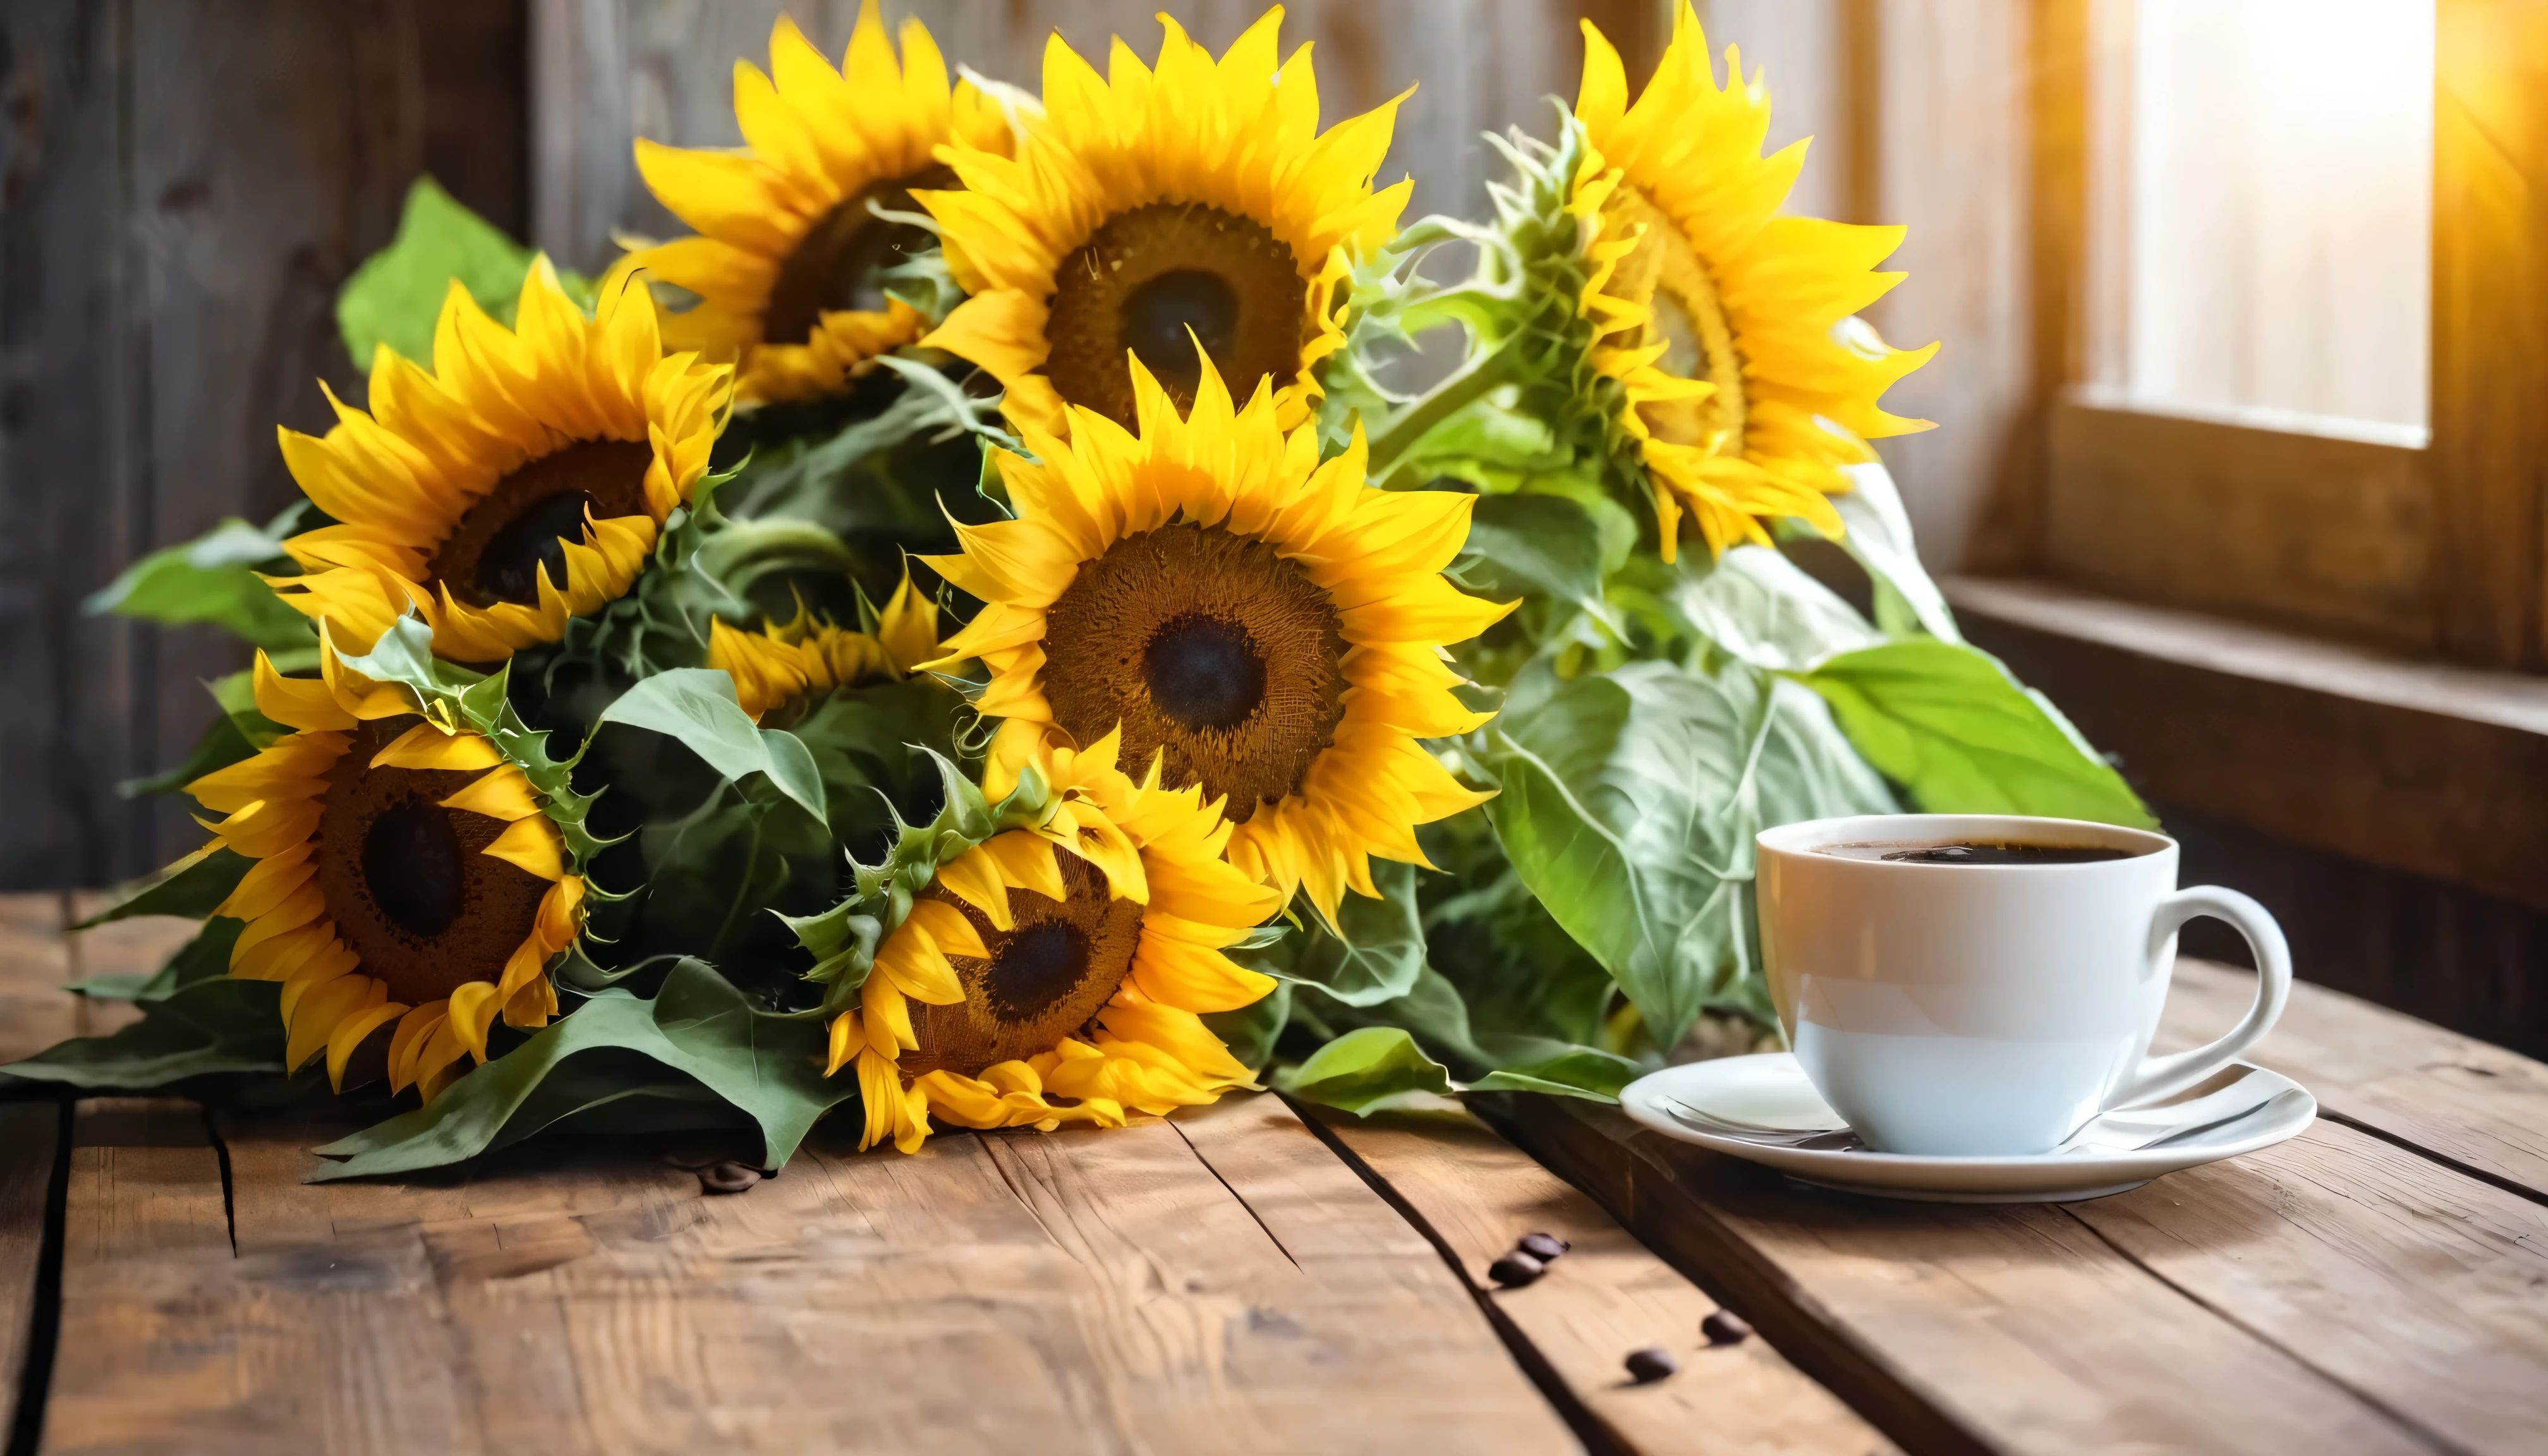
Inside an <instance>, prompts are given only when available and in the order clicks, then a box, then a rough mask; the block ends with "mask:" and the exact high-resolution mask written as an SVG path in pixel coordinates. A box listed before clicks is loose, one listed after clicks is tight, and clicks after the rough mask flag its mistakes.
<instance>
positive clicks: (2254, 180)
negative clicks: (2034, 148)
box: [2088, 0, 2434, 447]
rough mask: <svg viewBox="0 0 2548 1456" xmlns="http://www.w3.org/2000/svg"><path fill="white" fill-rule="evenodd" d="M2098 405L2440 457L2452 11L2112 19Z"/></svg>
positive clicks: (2107, 27)
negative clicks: (2439, 287)
mask: <svg viewBox="0 0 2548 1456" xmlns="http://www.w3.org/2000/svg"><path fill="white" fill-rule="evenodd" d="M2091 17H2092V19H2091V25H2092V30H2093V38H2092V49H2091V54H2092V56H2093V60H2092V72H2091V84H2090V95H2089V106H2090V125H2089V145H2088V150H2089V157H2088V164H2089V179H2090V181H2089V186H2090V196H2089V245H2088V288H2089V295H2090V340H2089V342H2090V348H2091V351H2092V372H2091V379H2092V383H2093V385H2094V386H2095V388H2094V389H2093V390H2092V391H2091V394H2092V397H2093V398H2095V400H2096V403H2099V404H2101V405H2106V406H2108V407H2110V408H2116V407H2120V408H2128V409H2150V410H2157V411H2164V412H2173V413H2185V414H2193V415H2198V416H2202V417H2208V418H2216V419H2224V420H2228V421H2233V422H2236V423H2240V424H2248V425H2256V426H2261V427H2265V428H2284V429H2296V430H2299V431H2302V432H2306V433H2313V434H2329V435H2342V436H2351V437H2354V438H2360V439H2366V440H2375V441H2378V442H2381V443H2391V444H2400V445H2407V446H2410V447H2414V446H2421V445H2422V444H2423V443H2424V442H2425V437H2426V431H2425V426H2426V422H2427V401H2426V375H2427V359H2428V353H2429V345H2428V333H2429V328H2428V320H2429V314H2430V305H2429V298H2430V288H2431V236H2432V157H2433V22H2434V8H2433V3H2432V0H2094V4H2093V9H2092V12H2091Z"/></svg>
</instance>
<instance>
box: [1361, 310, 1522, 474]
mask: <svg viewBox="0 0 2548 1456" xmlns="http://www.w3.org/2000/svg"><path fill="white" fill-rule="evenodd" d="M1521 341H1522V334H1521V332H1520V331H1519V330H1515V331H1514V333H1513V334H1512V335H1511V336H1510V337H1508V338H1506V339H1505V340H1504V341H1503V342H1502V343H1500V344H1498V345H1496V346H1495V347H1494V348H1492V349H1489V350H1488V351H1486V352H1485V353H1483V354H1480V355H1478V356H1477V357H1476V358H1474V359H1471V360H1470V361H1469V362H1468V363H1466V364H1463V365H1461V366H1460V368H1459V370H1458V372H1456V373H1454V374H1453V375H1452V376H1451V377H1450V378H1448V379H1445V380H1443V381H1442V382H1441V383H1440V384H1437V385H1435V386H1433V388H1432V389H1430V390H1428V391H1426V392H1425V394H1424V397H1423V398H1422V399H1419V400H1417V401H1416V402H1415V403H1413V404H1411V405H1410V406H1408V407H1407V408H1406V409H1401V410H1399V411H1398V412H1397V413H1396V414H1394V415H1392V416H1391V417H1390V419H1389V422H1388V423H1386V424H1384V425H1382V426H1381V428H1380V432H1379V433H1378V434H1376V435H1374V436H1372V438H1371V464H1370V469H1369V471H1368V476H1369V478H1370V479H1372V480H1375V481H1387V480H1388V479H1389V478H1390V477H1391V476H1392V475H1395V474H1396V473H1397V471H1398V463H1399V461H1400V459H1401V458H1402V457H1404V456H1405V455H1406V454H1407V453H1408V452H1409V451H1410V450H1412V449H1414V448H1415V446H1416V443H1417V442H1418V441H1420V440H1422V439H1423V438H1424V436H1425V435H1426V434H1427V433H1428V432H1430V431H1431V430H1432V428H1433V426H1435V425H1437V424H1440V423H1441V422H1442V421H1443V420H1445V419H1448V418H1450V417H1451V416H1452V415H1454V414H1457V413H1458V412H1460V411H1461V410H1462V409H1467V408H1468V407H1469V406H1470V405H1471V404H1473V403H1475V402H1476V401H1478V400H1481V399H1483V398H1485V397H1486V396H1487V395H1488V394H1490V393H1492V392H1493V391H1494V390H1496V389H1497V388H1498V387H1500V386H1501V385H1505V384H1508V383H1510V382H1511V381H1512V380H1513V378H1514V377H1515V375H1514V369H1513V365H1514V363H1515V361H1517V360H1518V359H1519V358H1520V357H1521Z"/></svg>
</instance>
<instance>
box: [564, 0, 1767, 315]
mask: <svg viewBox="0 0 2548 1456" xmlns="http://www.w3.org/2000/svg"><path fill="white" fill-rule="evenodd" d="M782 10H784V11H785V12H787V13H788V14H789V15H790V16H792V17H793V18H794V19H795V20H796V21H797V23H798V24H799V25H801V26H803V27H804V29H805V32H806V34H807V35H808V36H810V37H811V38H812V39H813V40H814V42H815V44H816V45H818V46H821V47H822V48H823V49H824V51H825V53H826V54H828V55H831V56H833V57H835V58H837V57H838V56H840V55H841V53H842V52H843V50H844V49H846V48H847V46H848V42H849V38H850V29H851V27H852V26H853V25H854V24H855V23H856V21H857V19H858V11H859V7H858V4H857V0H801V3H790V4H780V3H778V0H732V3H727V4H721V5H715V6H707V7H700V6H697V5H693V4H688V3H684V0H533V4H532V10H531V26H532V33H533V37H534V40H533V46H532V53H533V69H532V88H531V89H532V123H531V133H532V148H533V155H534V158H535V161H534V174H535V175H534V186H533V193H534V224H533V227H534V230H535V233H536V236H537V240H538V242H539V244H540V246H542V247H545V248H548V249H550V250H551V251H552V252H555V253H556V254H557V255H558V256H559V257H560V258H561V259H564V260H567V261H571V262H574V263H576V264H577V265H578V266H590V267H598V266H599V265H600V264H601V263H603V262H605V261H606V260H607V259H608V258H610V257H611V256H613V255H614V254H615V253H616V251H617V249H616V248H615V247H614V246H612V243H611V232H612V230H613V229H627V230H631V231H635V232H638V233H642V234H650V235H657V236H662V235H669V234H671V233H673V232H677V231H680V230H682V228H681V225H680V224H679V223H678V222H676V221H675V220H674V219H673V217H672V215H671V214H669V213H667V212H666V211H664V209H663V208H662V207H660V206H659V205H657V204H656V202H655V200H654V199H653V198H652V197H651V196H649V195H648V193H647V191H646V187H645V184H644V183H643V182H642V181H641V180H639V178H638V176H637V173H636V169H635V167H634V166H632V165H631V163H630V161H629V149H630V144H631V143H632V142H633V141H634V140H635V138H636V137H641V136H642V137H652V138H653V139H655V140H658V141H666V142H671V143H673V144H675V145H682V146H731V145H734V144H736V143H737V142H739V141H741V140H742V135H741V132H740V131H739V130H738V128H737V127H736V125H735V120H734V101H733V79H732V77H733V67H734V62H735V61H736V60H738V59H742V60H749V61H751V62H753V63H754V64H755V65H762V66H767V65H768V63H769V50H770V27H771V22H773V21H774V20H775V19H776V18H777V16H778V14H779V12H780V11H782ZM1264 10H1265V6H1264V5H1263V4H1262V3H1260V0H1171V3H1167V4H1160V3H1157V0H1013V3H1011V4H1008V5H1005V6H989V5H967V4H957V3H949V0H896V3H889V4H887V5H886V6H885V7H884V15H885V20H886V23H887V24H888V25H899V23H900V21H901V18H902V17H903V16H905V15H916V16H918V17H919V18H920V19H921V20H923V21H924V22H926V23H927V24H928V26H929V27H930V30H931V32H932V33H933V35H934V36H935V37H936V38H937V41H938V45H939V47H940V49H941V50H943V51H944V52H945V53H946V55H947V58H948V61H949V63H950V64H951V65H953V64H956V63H962V64H967V65H970V66H972V67H974V68H975V69H976V70H979V71H981V72H983V73H985V74H987V75H991V76H994V77H997V78H999V79H1001V80H1004V81H1009V82H1013V83H1015V84H1018V85H1021V86H1024V87H1026V88H1027V89H1028V90H1030V91H1033V90H1037V89H1039V88H1040V87H1041V85H1042V83H1043V56H1044V48H1045V42H1046V39H1047V36H1049V35H1051V34H1052V33H1053V32H1054V31H1056V30H1057V31H1059V32H1060V33H1061V35H1062V36H1063V38H1064V39H1066V40H1067V41H1068V42H1069V43H1070V45H1071V46H1074V47H1075V48H1077V49H1078V51H1079V53H1080V54H1082V55H1084V56H1087V57H1089V58H1090V59H1091V60H1092V61H1095V62H1096V63H1097V64H1099V65H1100V66H1103V65H1104V63H1105V62H1104V61H1103V60H1102V59H1101V57H1102V56H1103V55H1104V54H1105V52H1106V46H1107V43H1108V41H1109V39H1110V38H1111V37H1112V36H1116V35H1121V36H1122V37H1124V38H1125V40H1126V41H1128V42H1129V43H1130V44H1131V45H1132V46H1133V47H1134V48H1135V49H1136V50H1137V51H1138V52H1139V53H1140V54H1141V55H1142V56H1144V57H1145V58H1146V57H1148V56H1151V55H1154V54H1155V53H1156V52H1157V48H1158V39H1159V28H1158V25H1157V22H1156V21H1155V20H1154V19H1153V18H1152V17H1153V16H1154V15H1156V14H1158V13H1160V12H1162V11H1164V12H1166V13H1168V14H1170V15H1173V16H1174V17H1175V18H1176V19H1177V21H1178V22H1179V23H1180V24H1181V25H1183V26H1184V27H1185V28H1186V29H1187V31H1188V32H1189V33H1190V34H1192V35H1193V36H1194V37H1195V39H1196V40H1197V41H1199V42H1200V43H1202V44H1204V45H1206V46H1212V47H1214V49H1215V50H1219V49H1220V48H1222V47H1225V46H1229V43H1230V42H1231V41H1233V40H1235V39H1236V38H1237V36H1238V34H1239V32H1240V31H1241V30H1243V29H1245V28H1246V27H1247V25H1248V24H1250V23H1251V22H1253V21H1254V20H1255V19H1256V18H1257V16H1259V15H1261V14H1263V12H1264ZM1285 10H1286V14H1285V20H1284V40H1285V48H1286V49H1287V50H1288V49H1289V48H1290V47H1291V46H1296V45H1299V44H1301V43H1303V42H1309V43H1312V44H1314V45H1315V46H1317V50H1316V52H1315V53H1316V54H1317V56H1318V63H1319V89H1320V96H1321V99H1322V101H1323V102H1324V106H1323V107H1322V108H1321V115H1322V116H1323V117H1324V118H1325V119H1326V120H1327V121H1328V122H1330V123H1332V122H1334V121H1336V120H1338V119H1341V118H1343V117H1347V116H1351V115H1353V114H1354V113H1357V112H1361V111H1366V110H1368V109H1370V108H1371V107H1374V106H1377V105H1379V104H1380V103H1382V102H1384V101H1387V100H1388V99H1389V98H1391V97H1393V96H1396V95H1397V94H1398V93H1399V92H1401V91H1403V90H1405V89H1406V88H1407V86H1408V85H1409V84H1410V83H1414V84H1417V85H1419V86H1420V87H1421V89H1420V90H1419V91H1418V92H1417V93H1416V96H1415V98H1414V100H1413V102H1412V103H1411V104H1410V105H1409V106H1408V107H1406V108H1405V109H1403V110H1402V111H1401V112H1400V113H1399V121H1398V127H1397V131H1396V137H1397V143H1396V145H1395V146H1394V147H1393V149H1392V152H1391V156H1390V159H1389V161H1388V163H1387V164H1386V165H1385V166H1384V167H1383V168H1382V169H1381V173H1380V180H1381V181H1382V182H1383V183H1384V184H1386V183H1391V182H1395V181H1397V180H1398V179H1399V178H1400V177H1401V176H1406V175H1412V176H1413V177H1414V178H1415V179H1416V181H1415V194H1414V201H1413V204H1412V206H1411V207H1410V210H1409V213H1408V216H1409V218H1410V219H1412V218H1415V217H1417V216H1420V215H1422V214H1424V213H1427V212H1448V213H1454V214H1461V215H1470V216H1476V215H1483V214H1484V213H1485V211H1486V205H1487V198H1486V194H1485V191H1484V184H1485V182H1486V180H1487V179H1488V178H1489V177H1492V176H1501V174H1502V163H1501V161H1500V160H1498V159H1497V158H1496V156H1495V155H1494V153H1492V152H1491V151H1489V150H1488V148H1487V147H1486V145H1485V144H1484V143H1483V142H1481V141H1480V140H1479V139H1478V134H1479V133H1481V132H1488V131H1495V132H1501V131H1502V130H1503V129H1504V128H1505V127H1508V126H1512V125H1515V124H1518V125H1521V126H1523V127H1526V128H1528V129H1529V130H1530V131H1532V132H1533V133H1534V134H1536V135H1543V136H1544V135H1546V133H1547V131H1548V129H1549V127H1550V125H1551V118H1550V114H1549V112H1548V109H1547V103H1546V101H1545V99H1544V98H1546V97H1548V96H1550V95H1553V94H1564V95H1566V96H1568V97H1570V98H1571V97H1572V96H1573V95H1574V94H1575V83H1576V77H1577V73H1578V67H1579V66H1580V64H1581V62H1582V56H1583V49H1582V45H1581V43H1580V42H1579V41H1578V40H1577V36H1576V19H1577V17H1578V16H1579V15H1588V16H1591V17H1592V19H1593V20H1594V22H1595V23H1596V24H1598V25H1600V26H1601V27H1602V28H1603V30H1604V31H1605V32H1606V33H1607V34H1608V35H1609V36H1610V38H1611V40H1612V41H1613V42H1614V43H1615V44H1617V45H1619V46H1621V47H1622V48H1623V51H1624V53H1625V55H1626V56H1627V60H1628V66H1629V70H1630V73H1631V74H1632V75H1635V76H1637V77H1639V78H1640V79H1642V78H1643V76H1644V74H1645V72H1646V71H1647V70H1650V69H1651V68H1652V67H1653V64H1654V59H1653V57H1654V56H1655V55H1656V54H1657V53H1659V52H1660V51H1661V49H1662V40H1663V32H1662V27H1661V26H1660V25H1659V24H1657V22H1658V20H1659V18H1660V17H1659V16H1658V15H1657V14H1656V7H1654V6H1651V5H1640V4H1633V3H1622V0H1398V3H1396V4H1391V5H1385V6H1376V5H1365V4H1354V3H1349V0H1292V3H1290V4H1289V5H1287V6H1286V7H1285ZM1802 68H1803V63H1802V62H1801V61H1796V62H1790V64H1789V69H1790V70H1801V69H1802Z"/></svg>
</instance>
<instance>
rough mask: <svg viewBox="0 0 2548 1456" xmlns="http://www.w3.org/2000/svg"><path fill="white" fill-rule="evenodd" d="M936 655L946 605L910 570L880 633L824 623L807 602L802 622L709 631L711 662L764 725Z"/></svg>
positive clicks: (881, 617)
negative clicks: (788, 710)
mask: <svg viewBox="0 0 2548 1456" xmlns="http://www.w3.org/2000/svg"><path fill="white" fill-rule="evenodd" d="M936 656H938V604H937V603H936V602H934V601H931V600H930V599H929V598H928V597H927V596H924V595H922V594H921V592H920V591H919V590H918V589H917V588H915V587H913V586H912V585H911V578H910V576H909V575H908V574H905V576H904V577H903V579H902V585H901V586H900V587H899V588H896V589H895V591H894V593H893V596H892V598H891V599H890V600H888V601H886V602H885V604H884V610H883V611H882V612H880V613H878V621H877V625H876V631H875V634H874V635H872V636H870V635H868V634H867V633H865V632H853V631H850V630H848V629H847V628H844V627H837V626H834V625H832V624H831V623H829V622H821V621H816V620H815V619H814V617H813V614H812V613H811V612H810V611H807V610H805V609H804V608H803V607H802V606H801V605H800V606H799V608H798V610H797V613H796V617H795V619H794V620H792V621H788V622H773V623H768V624H765V625H764V626H763V627H762V629H761V631H759V632H757V633H755V632H746V631H743V630H741V629H739V628H736V627H731V626H728V625H726V623H725V622H723V621H722V620H719V621H715V622H712V623H711V624H710V625H709V628H708V666H709V667H711V668H718V669H722V670H723V671H724V672H725V674H726V675H727V676H728V677H730V678H732V679H734V694H735V697H736V699H737V700H738V701H739V702H741V703H742V704H743V710H744V711H745V712H746V713H748V714H750V715H751V717H752V721H754V722H756V723H758V722H760V721H762V719H763V718H764V717H765V716H767V715H768V714H770V713H771V712H773V711H774V710H780V709H783V708H785V707H787V706H788V705H790V704H799V705H801V704H803V703H805V702H808V701H810V700H811V699H813V698H816V697H819V696H821V695H822V694H824V693H826V692H829V691H831V690H832V689H833V688H836V687H856V686H859V685H860V684H862V683H873V682H876V681H878V680H879V679H883V680H890V681H893V682H900V681H901V680H902V679H904V678H906V677H908V676H909V675H910V673H911V671H912V669H914V668H916V667H918V666H919V665H920V664H922V663H924V662H927V661H929V660H930V659H932V658H935V657H936Z"/></svg>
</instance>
